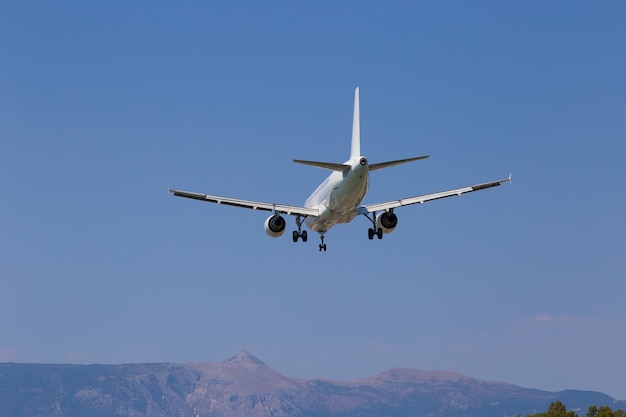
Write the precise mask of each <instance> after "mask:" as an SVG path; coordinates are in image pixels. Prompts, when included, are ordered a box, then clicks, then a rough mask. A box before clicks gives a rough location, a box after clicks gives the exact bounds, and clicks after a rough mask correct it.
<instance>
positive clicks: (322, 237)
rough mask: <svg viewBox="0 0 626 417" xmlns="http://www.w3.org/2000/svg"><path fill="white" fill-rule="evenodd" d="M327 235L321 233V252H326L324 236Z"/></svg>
mask: <svg viewBox="0 0 626 417" xmlns="http://www.w3.org/2000/svg"><path fill="white" fill-rule="evenodd" d="M325 235H326V232H320V239H322V243H320V246H319V247H320V252H321V251H324V252H326V243H324V236H325Z"/></svg>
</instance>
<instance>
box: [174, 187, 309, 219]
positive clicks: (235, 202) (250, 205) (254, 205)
mask: <svg viewBox="0 0 626 417" xmlns="http://www.w3.org/2000/svg"><path fill="white" fill-rule="evenodd" d="M169 191H170V193H172V194H174V195H175V196H176V197H185V198H192V199H194V200H200V201H206V202H208V203H215V204H224V205H227V206H233V207H241V208H247V209H251V210H261V211H272V212H278V213H284V214H288V215H298V214H299V215H302V216H317V215H319V210H318V209H315V208H309V207H298V206H288V205H285V204H274V203H264V202H260V201H251V200H241V199H238V198H230V197H220V196H216V195H209V194H200V193H193V192H190V191H181V190H173V189H170V190H169Z"/></svg>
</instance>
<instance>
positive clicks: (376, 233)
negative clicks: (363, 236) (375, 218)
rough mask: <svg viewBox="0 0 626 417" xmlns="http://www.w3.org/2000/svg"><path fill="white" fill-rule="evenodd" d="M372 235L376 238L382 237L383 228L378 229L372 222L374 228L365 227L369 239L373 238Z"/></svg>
mask: <svg viewBox="0 0 626 417" xmlns="http://www.w3.org/2000/svg"><path fill="white" fill-rule="evenodd" d="M374 236H376V237H378V239H382V238H383V229H379V228H377V227H376V225H375V224H374V228H371V227H370V228H369V229H367V238H368V239H369V240H372V239H374Z"/></svg>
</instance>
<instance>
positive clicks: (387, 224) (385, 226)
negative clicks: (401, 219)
mask: <svg viewBox="0 0 626 417" xmlns="http://www.w3.org/2000/svg"><path fill="white" fill-rule="evenodd" d="M397 225H398V216H396V215H395V213H394V212H393V211H385V212H384V213H380V214H379V215H378V216H376V227H377V228H378V229H381V230H382V231H383V233H391V232H393V229H395V228H396V226H397Z"/></svg>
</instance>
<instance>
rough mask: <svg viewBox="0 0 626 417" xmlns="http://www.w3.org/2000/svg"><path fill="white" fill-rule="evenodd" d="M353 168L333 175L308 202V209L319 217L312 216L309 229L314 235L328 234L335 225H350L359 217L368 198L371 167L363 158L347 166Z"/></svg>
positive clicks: (306, 221)
mask: <svg viewBox="0 0 626 417" xmlns="http://www.w3.org/2000/svg"><path fill="white" fill-rule="evenodd" d="M345 164H346V165H350V166H351V168H350V169H349V170H346V171H345V172H333V173H332V174H330V175H329V176H328V178H327V179H326V180H325V181H324V182H323V183H322V185H321V186H320V187H319V188H318V189H317V190H315V192H314V193H313V194H311V196H310V197H309V198H308V199H307V201H306V203H305V207H312V208H318V209H319V210H320V215H319V216H309V217H307V218H306V220H305V224H306V225H307V227H308V228H309V229H311V230H313V231H315V232H326V231H328V230H329V229H330V228H331V227H333V226H334V225H336V224H341V223H348V222H349V221H351V220H352V219H354V218H355V217H356V216H357V208H358V206H359V204H361V202H362V201H363V198H365V194H367V188H368V184H369V165H368V163H367V159H366V158H364V157H358V158H352V159H350V160H349V161H346V162H345Z"/></svg>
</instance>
